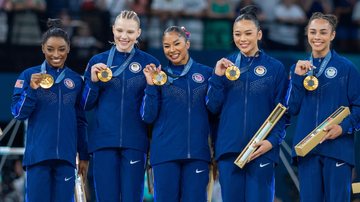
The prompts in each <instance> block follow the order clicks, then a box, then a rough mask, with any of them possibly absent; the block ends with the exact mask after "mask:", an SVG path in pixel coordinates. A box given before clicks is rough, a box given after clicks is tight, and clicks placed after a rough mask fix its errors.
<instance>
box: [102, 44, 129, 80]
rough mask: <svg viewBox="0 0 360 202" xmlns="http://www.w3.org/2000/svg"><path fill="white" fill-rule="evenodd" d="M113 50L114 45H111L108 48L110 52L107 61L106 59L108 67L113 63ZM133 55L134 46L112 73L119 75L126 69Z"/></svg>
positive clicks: (114, 48)
mask: <svg viewBox="0 0 360 202" xmlns="http://www.w3.org/2000/svg"><path fill="white" fill-rule="evenodd" d="M115 50H116V46H112V47H111V49H110V53H109V56H108V58H107V61H106V66H107V67H109V68H110V67H111V65H112V63H113V60H114V55H115ZM134 55H135V48H133V49H131V52H130V55H129V57H128V58H127V59H126V60H125V61H124V62H123V63H122V64H121V66H120V67H119V68H118V69H117V70H116V71H115V72H114V73H113V76H114V77H116V76H119V75H120V74H121V73H122V72H123V71H124V70H125V69H126V67H127V66H128V65H129V63H130V61H131V60H132V58H133V57H134Z"/></svg>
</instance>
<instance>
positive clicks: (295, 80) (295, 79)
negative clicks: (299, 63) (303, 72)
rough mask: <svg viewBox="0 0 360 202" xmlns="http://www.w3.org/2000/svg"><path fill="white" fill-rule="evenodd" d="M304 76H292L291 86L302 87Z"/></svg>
mask: <svg viewBox="0 0 360 202" xmlns="http://www.w3.org/2000/svg"><path fill="white" fill-rule="evenodd" d="M304 79H305V78H304V76H300V75H297V74H293V75H292V80H293V84H294V85H295V86H302V85H303V84H302V83H303V82H304Z"/></svg>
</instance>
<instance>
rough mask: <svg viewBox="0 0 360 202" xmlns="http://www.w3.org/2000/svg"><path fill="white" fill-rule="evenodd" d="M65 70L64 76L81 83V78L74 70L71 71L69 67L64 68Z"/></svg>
mask: <svg viewBox="0 0 360 202" xmlns="http://www.w3.org/2000/svg"><path fill="white" fill-rule="evenodd" d="M65 68H66V69H65V70H66V75H67V77H69V78H72V79H76V80H77V81H82V80H83V79H82V77H81V75H80V74H79V73H77V72H75V71H74V70H72V69H71V68H70V67H65Z"/></svg>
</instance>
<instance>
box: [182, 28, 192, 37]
mask: <svg viewBox="0 0 360 202" xmlns="http://www.w3.org/2000/svg"><path fill="white" fill-rule="evenodd" d="M181 30H182V31H184V32H185V35H186V38H187V39H189V38H190V35H191V34H190V32H189V31H187V30H186V28H185V27H184V26H182V27H181Z"/></svg>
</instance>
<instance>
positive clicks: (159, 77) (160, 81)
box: [152, 71, 167, 86]
mask: <svg viewBox="0 0 360 202" xmlns="http://www.w3.org/2000/svg"><path fill="white" fill-rule="evenodd" d="M152 81H153V83H154V84H155V85H157V86H162V85H164V84H165V83H166V81H167V75H166V74H165V72H163V71H160V72H155V73H154V74H153V75H152Z"/></svg>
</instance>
